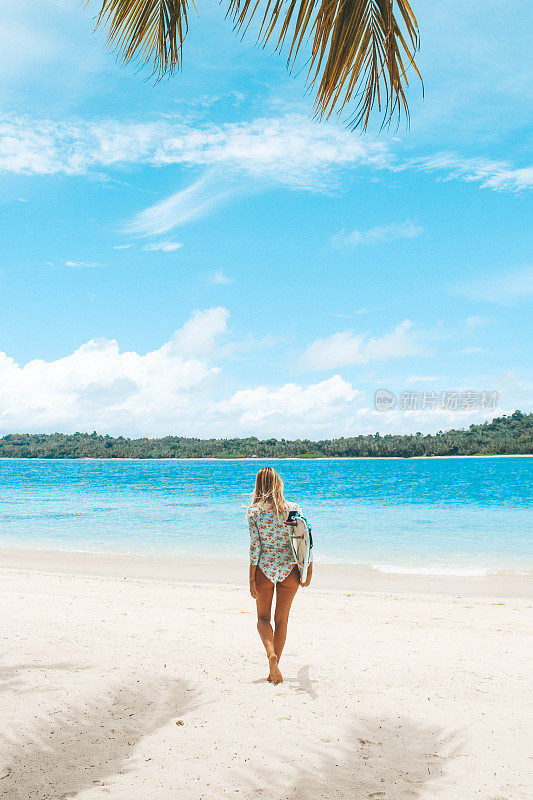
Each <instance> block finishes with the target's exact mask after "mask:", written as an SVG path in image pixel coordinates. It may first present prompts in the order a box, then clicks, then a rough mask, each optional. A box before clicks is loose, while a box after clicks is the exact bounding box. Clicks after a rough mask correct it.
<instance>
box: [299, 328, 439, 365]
mask: <svg viewBox="0 0 533 800" xmlns="http://www.w3.org/2000/svg"><path fill="white" fill-rule="evenodd" d="M423 352H424V348H423V346H422V344H421V343H420V342H417V341H415V339H414V337H413V323H412V322H411V321H410V320H408V319H406V320H404V321H403V322H401V323H400V324H399V325H398V326H397V327H396V328H395V329H394V330H393V331H392V332H391V333H388V334H385V335H384V336H381V337H377V338H375V337H369V336H368V335H367V334H364V333H363V334H354V332H353V331H350V330H348V331H341V332H339V333H334V334H333V335H332V336H328V337H327V338H325V339H317V340H316V341H314V342H313V343H312V344H311V345H310V346H309V347H308V348H307V350H306V351H305V353H304V355H303V356H302V359H301V365H302V367H304V368H305V369H312V370H322V369H336V368H337V367H343V366H348V365H350V364H368V363H370V362H371V361H381V360H385V359H389V358H404V357H405V356H412V355H421V354H422V353H423Z"/></svg>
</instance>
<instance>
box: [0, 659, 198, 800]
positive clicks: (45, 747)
mask: <svg viewBox="0 0 533 800" xmlns="http://www.w3.org/2000/svg"><path fill="white" fill-rule="evenodd" d="M56 667H57V665H55V667H54V668H56ZM193 696H194V695H193V691H192V690H191V689H190V687H189V686H188V685H187V684H185V683H182V682H179V681H176V680H168V679H164V678H162V677H157V678H154V676H153V675H150V676H143V677H142V678H141V679H139V680H138V681H136V682H135V683H134V684H133V686H131V685H128V686H116V687H112V686H111V687H109V686H107V687H105V688H104V689H103V690H102V693H101V694H100V695H99V696H98V697H97V698H95V699H94V700H92V701H87V702H83V701H80V702H78V703H71V704H68V705H65V706H64V707H63V709H62V710H61V711H57V712H55V713H53V714H50V715H47V717H46V718H41V719H39V718H38V719H36V720H35V723H34V725H32V726H31V729H28V730H20V729H16V730H11V731H6V730H5V729H4V730H3V731H2V734H3V736H2V738H3V740H4V741H3V743H2V748H1V752H0V798H2V800H66V798H69V797H74V796H75V795H77V794H78V793H79V792H81V791H83V790H84V789H87V788H89V787H94V786H97V785H102V784H104V782H105V780H106V778H110V777H111V776H113V775H116V774H117V773H121V772H125V771H127V770H128V766H127V763H126V762H127V760H128V759H129V758H130V756H131V755H132V751H133V749H134V748H135V746H136V745H137V744H138V742H139V741H140V740H141V739H142V738H143V737H144V736H147V735H149V734H150V733H153V732H155V731H156V730H157V729H158V728H160V727H162V726H163V725H165V724H167V723H168V722H169V721H170V720H171V719H174V718H176V717H180V716H182V715H184V714H185V713H186V712H187V711H189V710H190V709H191V708H192V707H193Z"/></svg>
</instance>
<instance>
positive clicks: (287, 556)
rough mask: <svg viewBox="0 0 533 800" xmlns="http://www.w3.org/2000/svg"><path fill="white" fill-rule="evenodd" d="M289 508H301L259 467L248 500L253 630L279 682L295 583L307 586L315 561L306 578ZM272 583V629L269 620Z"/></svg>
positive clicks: (274, 477) (271, 677)
mask: <svg viewBox="0 0 533 800" xmlns="http://www.w3.org/2000/svg"><path fill="white" fill-rule="evenodd" d="M291 511H297V512H298V513H301V512H300V506H299V505H298V504H297V503H291V502H289V501H287V500H285V498H284V497H283V481H282V480H281V478H280V476H279V475H278V473H277V472H276V470H275V469H273V468H272V467H263V469H260V470H259V472H258V473H257V477H256V479H255V490H254V493H253V497H252V500H251V502H250V505H249V506H248V513H247V517H248V525H249V528H250V594H251V595H252V597H253V598H254V599H255V601H256V603H257V630H258V631H259V636H260V637H261V641H262V642H263V644H264V646H265V650H266V654H267V658H268V663H269V675H268V680H269V681H272V683H281V682H282V681H283V676H282V674H281V672H280V669H279V660H280V657H281V653H282V652H283V646H284V644H285V639H286V636H287V623H288V620H289V612H290V610H291V605H292V601H293V598H294V595H295V594H296V591H297V589H298V586H309V583H310V582H311V575H312V572H313V564H312V563H310V564H309V569H308V571H307V577H306V580H305V582H304V583H301V582H300V573H299V570H298V567H297V566H295V561H294V555H293V551H292V547H291V541H290V532H291V528H290V526H289V525H287V524H286V519H287V516H288V514H289V512H291ZM274 587H275V588H276V607H275V611H274V629H272V625H271V623H270V617H271V609H272V599H273V597H274Z"/></svg>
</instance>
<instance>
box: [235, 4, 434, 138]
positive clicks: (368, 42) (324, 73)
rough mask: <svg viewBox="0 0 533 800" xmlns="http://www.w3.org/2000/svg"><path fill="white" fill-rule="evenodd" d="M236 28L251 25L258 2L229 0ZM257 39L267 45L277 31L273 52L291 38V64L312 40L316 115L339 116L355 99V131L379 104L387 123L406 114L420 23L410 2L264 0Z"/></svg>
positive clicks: (289, 62)
mask: <svg viewBox="0 0 533 800" xmlns="http://www.w3.org/2000/svg"><path fill="white" fill-rule="evenodd" d="M229 2H230V5H229V12H228V13H229V14H230V16H231V17H232V18H233V20H234V21H235V24H236V26H237V28H238V29H243V28H246V27H248V25H249V24H250V21H251V20H252V18H253V17H254V16H255V15H256V14H257V13H258V11H259V10H260V9H261V7H262V4H261V3H260V2H259V0H229ZM262 14H263V16H262V20H261V26H260V31H259V39H260V41H262V42H263V44H266V43H267V42H268V41H269V39H270V38H271V37H272V36H274V35H275V32H276V31H278V34H277V40H276V43H275V48H276V50H278V51H280V50H282V48H283V46H284V45H285V42H286V40H287V38H289V39H290V43H289V53H288V64H289V67H293V66H294V63H295V60H296V57H297V56H298V54H299V52H300V49H301V47H302V45H303V44H304V43H307V42H310V44H311V57H310V64H309V72H308V80H309V83H310V85H311V86H312V87H313V88H316V97H315V111H316V114H317V115H318V116H319V117H323V116H326V117H329V116H331V114H332V113H333V112H334V111H336V112H337V113H339V114H340V113H341V112H342V111H343V110H344V108H345V106H346V105H347V104H348V103H350V101H351V100H356V107H355V111H354V112H353V113H352V115H351V123H352V126H353V127H354V128H356V127H357V126H358V125H361V124H362V126H363V129H364V128H366V127H367V125H368V121H369V117H370V112H371V111H372V108H373V107H374V105H376V104H377V106H378V109H379V110H383V112H384V120H383V121H384V123H386V122H390V120H391V119H392V117H393V116H394V115H395V114H397V115H398V116H399V115H400V114H401V113H402V112H403V113H405V114H406V116H407V118H408V117H409V111H408V107H407V99H406V95H405V89H406V87H407V85H408V78H407V67H408V66H412V68H413V70H414V72H415V73H416V75H418V77H419V78H420V73H419V71H418V68H417V66H416V64H415V62H414V54H415V52H416V50H417V49H418V46H419V35H418V26H417V22H416V19H415V16H414V14H413V11H412V9H411V7H410V5H409V2H408V0H299V2H297V0H267V2H266V8H265V10H264V11H263V12H262Z"/></svg>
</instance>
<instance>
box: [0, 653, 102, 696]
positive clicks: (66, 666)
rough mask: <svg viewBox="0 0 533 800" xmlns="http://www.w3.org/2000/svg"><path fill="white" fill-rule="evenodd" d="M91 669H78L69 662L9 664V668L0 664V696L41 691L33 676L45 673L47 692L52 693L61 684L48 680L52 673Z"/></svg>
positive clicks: (88, 667)
mask: <svg viewBox="0 0 533 800" xmlns="http://www.w3.org/2000/svg"><path fill="white" fill-rule="evenodd" d="M87 669H91V667H90V666H86V667H80V666H77V665H75V664H70V663H69V662H64V661H61V662H56V663H54V664H39V663H34V664H11V665H10V666H7V665H4V664H0V694H2V693H4V692H16V693H17V694H27V693H30V692H35V691H39V692H42V691H43V687H42V685H41V684H40V683H38V684H36V682H35V680H34V679H33V676H34V675H35V673H39V672H45V673H46V675H47V686H46V690H47V691H50V692H52V691H54V690H55V689H58V688H60V687H61V683H59V684H58V685H56V684H54V683H53V682H51V680H50V677H49V676H50V674H51V673H53V672H72V671H76V672H80V671H81V670H87Z"/></svg>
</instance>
